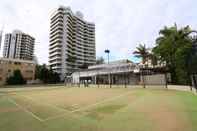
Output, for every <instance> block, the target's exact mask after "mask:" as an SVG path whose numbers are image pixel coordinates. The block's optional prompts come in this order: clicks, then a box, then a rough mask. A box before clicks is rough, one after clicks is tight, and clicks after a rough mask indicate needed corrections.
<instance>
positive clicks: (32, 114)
mask: <svg viewBox="0 0 197 131" xmlns="http://www.w3.org/2000/svg"><path fill="white" fill-rule="evenodd" d="M8 100H9V101H10V102H11V103H12V104H14V105H16V106H17V107H18V108H20V109H22V110H23V111H25V112H26V113H28V114H30V115H31V116H32V117H33V118H35V119H36V120H38V121H40V122H43V121H44V120H43V119H41V118H39V117H38V116H36V115H35V114H34V113H33V112H31V111H29V110H27V109H26V108H24V107H22V106H21V105H19V104H17V103H16V102H15V101H14V100H13V99H11V98H10V97H8Z"/></svg>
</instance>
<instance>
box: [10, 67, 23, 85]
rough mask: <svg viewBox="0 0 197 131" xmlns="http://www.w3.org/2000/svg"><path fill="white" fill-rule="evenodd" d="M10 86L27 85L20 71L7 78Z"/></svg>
mask: <svg viewBox="0 0 197 131" xmlns="http://www.w3.org/2000/svg"><path fill="white" fill-rule="evenodd" d="M6 82H7V84H8V85H23V84H26V80H25V79H24V78H23V76H22V74H21V72H20V70H15V71H14V73H13V75H12V76H10V77H9V78H7V81H6Z"/></svg>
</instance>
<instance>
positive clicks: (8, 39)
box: [3, 30, 35, 60]
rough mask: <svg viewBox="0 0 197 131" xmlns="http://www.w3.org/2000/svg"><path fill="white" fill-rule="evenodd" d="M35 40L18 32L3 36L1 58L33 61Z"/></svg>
mask: <svg viewBox="0 0 197 131" xmlns="http://www.w3.org/2000/svg"><path fill="white" fill-rule="evenodd" d="M34 44H35V39H34V38H33V37H32V36H30V35H28V34H25V33H23V32H21V31H19V30H14V31H13V32H12V33H8V34H5V40H4V50H3V57H4V58H11V59H23V60H33V55H34Z"/></svg>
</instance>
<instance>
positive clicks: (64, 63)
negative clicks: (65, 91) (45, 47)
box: [49, 6, 96, 79]
mask: <svg viewBox="0 0 197 131" xmlns="http://www.w3.org/2000/svg"><path fill="white" fill-rule="evenodd" d="M50 20H51V22H50V45H49V65H50V67H51V68H52V69H53V70H54V71H56V72H57V73H59V74H61V78H62V79H64V77H65V76H66V75H67V74H70V73H72V72H74V71H76V70H79V69H80V68H81V67H84V66H86V67H87V66H89V65H92V64H94V63H95V61H96V56H95V55H96V51H95V24H94V23H90V22H87V21H86V20H84V18H83V14H82V13H80V12H77V13H76V14H74V13H73V12H72V11H71V9H70V8H69V7H64V6H60V7H59V8H57V9H56V10H55V11H54V12H53V13H52V15H51V19H50Z"/></svg>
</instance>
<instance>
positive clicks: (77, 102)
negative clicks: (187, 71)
mask: <svg viewBox="0 0 197 131" xmlns="http://www.w3.org/2000/svg"><path fill="white" fill-rule="evenodd" d="M196 105H197V96H196V95H194V94H192V93H189V92H183V91H175V90H166V89H137V88H135V89H131V88H111V89H110V88H91V87H90V88H66V87H63V86H58V87H55V86H54V87H53V86H51V87H39V88H30V87H28V88H17V89H16V88H6V89H5V88H4V89H0V131H35V130H36V131H65V130H66V131H120V130H124V131H131V130H134V131H175V130H177V131H196V130H197V125H196V123H197V106H196Z"/></svg>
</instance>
